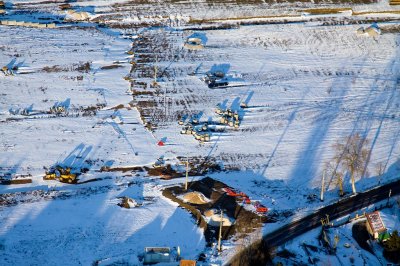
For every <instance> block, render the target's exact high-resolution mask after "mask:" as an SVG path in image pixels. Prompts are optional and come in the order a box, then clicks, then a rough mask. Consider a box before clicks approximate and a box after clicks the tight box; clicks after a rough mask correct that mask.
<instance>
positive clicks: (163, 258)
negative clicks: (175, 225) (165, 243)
mask: <svg viewBox="0 0 400 266" xmlns="http://www.w3.org/2000/svg"><path fill="white" fill-rule="evenodd" d="M160 262H171V249H170V248H169V247H145V248H144V261H143V263H144V264H153V263H160Z"/></svg>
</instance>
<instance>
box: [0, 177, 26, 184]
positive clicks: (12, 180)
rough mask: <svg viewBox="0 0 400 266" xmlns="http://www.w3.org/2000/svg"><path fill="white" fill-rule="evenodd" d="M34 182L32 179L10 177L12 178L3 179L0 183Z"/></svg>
mask: <svg viewBox="0 0 400 266" xmlns="http://www.w3.org/2000/svg"><path fill="white" fill-rule="evenodd" d="M29 183H32V179H30V178H29V179H10V180H1V182H0V184H2V185H20V184H29Z"/></svg>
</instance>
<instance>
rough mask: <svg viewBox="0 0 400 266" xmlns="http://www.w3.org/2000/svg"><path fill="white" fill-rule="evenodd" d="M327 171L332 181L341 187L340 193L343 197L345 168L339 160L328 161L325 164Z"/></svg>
mask: <svg viewBox="0 0 400 266" xmlns="http://www.w3.org/2000/svg"><path fill="white" fill-rule="evenodd" d="M325 171H326V174H327V176H328V177H330V178H331V181H330V183H331V182H332V183H333V184H334V185H335V186H338V187H339V195H340V196H341V197H342V196H343V195H344V190H343V176H344V174H343V170H342V169H341V165H340V164H339V161H333V162H327V163H326V164H325Z"/></svg>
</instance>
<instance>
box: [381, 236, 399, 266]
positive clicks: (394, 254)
mask: <svg viewBox="0 0 400 266" xmlns="http://www.w3.org/2000/svg"><path fill="white" fill-rule="evenodd" d="M383 247H384V249H385V250H384V255H385V257H387V259H389V260H390V261H392V262H394V263H399V262H400V236H399V233H398V231H397V230H395V231H393V233H392V235H391V236H390V238H389V239H387V240H386V242H384V244H383Z"/></svg>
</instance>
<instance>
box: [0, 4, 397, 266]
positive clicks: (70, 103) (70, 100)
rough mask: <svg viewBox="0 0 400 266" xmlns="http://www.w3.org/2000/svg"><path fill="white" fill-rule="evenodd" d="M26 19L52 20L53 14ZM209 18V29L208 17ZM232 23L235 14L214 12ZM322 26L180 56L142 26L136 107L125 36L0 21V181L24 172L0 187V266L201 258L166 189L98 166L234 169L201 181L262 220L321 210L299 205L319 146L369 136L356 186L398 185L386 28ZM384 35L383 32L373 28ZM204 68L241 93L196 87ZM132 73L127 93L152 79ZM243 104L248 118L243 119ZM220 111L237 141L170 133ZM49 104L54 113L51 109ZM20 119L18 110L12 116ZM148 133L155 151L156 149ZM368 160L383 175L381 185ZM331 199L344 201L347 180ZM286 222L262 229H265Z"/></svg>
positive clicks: (102, 8) (198, 237)
mask: <svg viewBox="0 0 400 266" xmlns="http://www.w3.org/2000/svg"><path fill="white" fill-rule="evenodd" d="M13 2H14V4H17V3H23V2H28V1H13ZM91 2H93V3H92V4H93V5H96V7H97V6H98V8H99V10H96V12H99V13H101V12H105V13H107V12H111V11H110V8H109V6H107V5H105V1H91ZM79 3H80V4H82V3H83V2H82V3H81V2H79ZM88 3H89V2H88ZM86 4H87V3H85V5H86ZM82 5H83V4H82ZM375 6H377V7H379V10H384V9H386V8H388V6H387V3H384V4H379V5H378V4H375V5H372V6H369V8H370V9H369V10H373V8H372V7H375ZM22 7H23V6H22ZM25 7H26V8H30V7H29V4H28V5H27V6H25ZM361 7H362V6H361V5H360V6H358V7H357V8H358V10H359V11H362V10H363V9H362V8H361ZM37 8H43V10H44V11H46V12H53V13H56V12H55V11H54V7H53V6H52V5H51V4H50V6H47V4H45V3H43V4H41V5H38V7H37ZM125 8H126V7H125ZM171 8H173V5H171ZM186 8H188V7H185V8H184V9H183V10H186ZM188 9H190V8H188ZM43 10H42V11H43ZM112 10H114V11H113V12H116V13H118V12H121V13H123V14H124V16H126V21H125V22H129V21H131V22H132V20H135V19H136V18H134V16H133V15H132V14H130V13H129V12H127V11H126V10H125V9H124V10H125V11H118V8H116V7H115V6H114V7H113V9H112ZM203 11H204V10H203ZM57 12H58V11H57ZM124 12H125V13H124ZM182 12H183V11H182ZM218 12H224V11H223V10H220V11H218ZM218 12H217V11H215V12H214V13H211V14H208V15H209V18H215V17H219V16H218ZM232 12H233V11H232ZM243 12H244V11H243ZM244 13H245V12H244ZM244 13H243V14H241V15H245V14H244ZM46 14H47V13H46ZM42 15H43V14H42ZM153 15H154V14H153ZM188 15H190V14H188ZM198 15H199V18H201V17H202V16H206V15H207V14H205V13H201V12H199V13H198ZM225 15H226V13H225ZM232 15H238V14H235V13H229V14H228V16H227V17H231V16H232ZM15 16H17V17H18V16H19V17H21V16H22V15H21V14H15ZM23 16H28V18H29V16H30V15H27V14H23ZM32 16H34V15H32ZM181 18H182V20H183V21H186V16H184V15H181V17H179V19H181ZM151 19H152V20H154V19H155V18H151ZM160 19H161V18H160ZM327 20H328V21H329V19H327ZM178 24H179V23H178ZM322 24H323V23H322V22H312V21H309V22H305V23H294V24H276V25H260V26H242V27H240V28H237V29H230V30H206V31H201V32H197V33H198V34H200V35H201V36H202V38H203V40H204V41H205V49H203V50H199V51H188V50H184V49H183V48H182V44H183V42H184V41H185V39H186V37H188V36H190V35H192V34H194V33H196V32H194V31H191V30H184V31H182V30H173V29H171V28H166V29H164V28H161V29H160V28H149V29H147V30H145V31H141V34H142V35H143V36H144V37H146V38H148V39H149V40H150V42H149V46H148V47H150V48H151V49H152V50H150V51H148V52H147V53H148V54H150V57H152V60H153V61H151V62H147V63H144V64H143V65H142V66H140V67H141V68H143V69H145V68H147V69H150V70H151V71H152V69H153V68H154V66H153V64H154V62H155V57H156V56H155V54H157V57H156V58H157V63H156V64H157V66H158V68H159V73H160V76H161V77H160V76H159V85H160V89H159V91H158V93H157V94H153V95H151V96H146V97H137V98H133V97H132V95H130V94H129V93H128V89H129V83H128V82H127V81H125V80H123V77H124V76H126V75H127V74H128V73H129V72H130V69H131V65H130V64H129V61H130V60H131V58H130V57H128V55H127V54H126V53H125V51H127V50H129V49H130V48H131V41H129V40H126V39H123V38H121V37H120V36H119V32H118V31H117V30H116V29H107V28H96V27H92V24H85V23H83V24H82V25H81V27H60V28H57V29H33V28H24V27H6V26H0V32H1V33H2V34H0V65H1V66H4V65H7V64H8V65H14V66H15V65H18V67H19V69H18V71H16V74H15V75H14V76H7V77H5V76H3V75H2V74H1V75H0V94H1V97H0V124H1V127H0V128H1V129H0V174H1V175H6V176H7V175H12V176H13V175H25V174H31V175H32V176H33V183H32V184H28V185H19V186H16V185H13V186H2V187H0V193H1V194H2V195H3V196H4V195H6V194H5V193H16V194H15V197H16V198H17V203H18V204H17V205H12V206H7V207H6V206H2V207H1V208H0V228H1V229H0V244H1V245H0V260H1V261H2V263H1V264H5V265H22V264H29V263H26V262H27V261H29V260H30V261H32V264H42V265H54V264H58V263H60V262H61V261H62V262H63V263H64V264H65V263H69V264H71V265H76V264H79V263H81V264H84V265H87V264H91V263H92V262H94V261H95V260H105V263H107V261H108V262H109V263H111V262H113V261H115V260H117V261H118V260H124V261H129V262H131V263H133V264H134V263H137V255H138V254H139V253H140V252H142V250H143V248H144V247H145V246H162V245H167V246H176V245H179V246H181V249H182V255H183V256H184V257H186V258H195V257H196V255H198V254H199V253H200V252H201V251H202V250H203V249H204V247H205V243H204V239H203V237H202V232H201V231H200V230H198V229H197V226H196V225H195V224H194V221H193V219H192V218H191V217H190V215H189V214H188V213H187V212H186V211H184V210H182V209H180V208H177V206H176V205H175V204H173V203H171V202H170V201H168V200H167V199H165V198H163V197H162V196H161V192H160V190H161V188H162V187H163V186H165V185H169V184H170V183H169V182H164V181H157V180H151V179H149V178H148V177H146V176H145V173H140V174H139V176H138V177H136V176H135V174H136V173H130V172H128V173H122V172H121V173H119V172H118V173H112V174H111V173H99V172H98V170H99V169H100V168H101V167H103V166H108V167H120V166H124V167H130V166H142V165H150V164H151V163H153V162H154V161H155V160H156V159H157V158H159V157H160V156H161V155H164V156H165V158H166V159H167V160H168V161H169V162H171V163H176V162H177V159H176V157H177V156H190V157H191V156H200V157H203V158H204V157H207V158H211V159H212V160H215V161H216V162H218V163H220V164H221V165H222V166H223V167H225V168H226V169H238V171H235V172H221V173H215V174H212V177H213V178H216V179H219V180H221V181H223V182H224V183H226V184H229V185H230V186H232V187H234V188H238V189H240V190H242V191H243V192H245V193H246V194H248V195H249V196H251V198H252V199H257V200H261V201H262V202H263V204H264V205H266V206H267V207H268V208H270V210H271V211H276V212H278V213H283V212H286V211H287V212H288V213H289V214H292V213H294V212H296V214H297V215H304V214H305V213H307V212H310V211H312V210H313V209H315V208H318V207H320V206H321V203H320V202H317V201H313V200H311V201H310V200H309V199H307V196H309V195H310V194H317V195H318V187H319V186H320V182H321V176H322V171H323V168H324V164H325V163H326V162H329V161H330V160H332V157H333V155H334V150H333V149H332V145H333V144H334V143H336V141H338V140H341V139H343V138H344V137H346V136H348V135H350V134H353V133H360V134H362V135H363V136H366V137H367V138H368V139H369V140H370V143H369V147H368V148H369V149H370V150H371V153H370V157H369V164H368V169H367V170H368V171H367V172H368V174H367V175H366V176H365V177H364V178H362V179H360V180H358V183H357V187H358V188H359V190H362V189H365V188H367V187H371V186H373V185H375V184H377V183H378V182H387V181H389V180H391V179H395V178H398V176H399V170H400V165H399V151H400V149H399V148H400V147H399V145H400V144H399V134H400V131H399V129H400V127H399V122H400V116H399V115H400V114H399V105H400V100H399V99H400V98H399V90H398V87H399V67H400V65H399V64H400V62H399V45H400V40H399V38H398V33H385V34H383V35H380V36H378V37H376V38H371V37H367V36H360V35H357V34H356V32H355V31H356V30H357V28H359V27H360V26H364V27H365V26H368V24H362V25H341V26H323V25H322ZM386 25H397V22H396V21H394V22H387V23H386V24H384V23H382V24H381V26H386ZM89 26H90V27H89ZM123 31H126V30H123ZM161 43H162V44H163V46H162V47H161ZM164 44H165V45H166V46H164ZM157 45H158V46H157ZM165 47H166V48H165ZM144 55H145V53H143V54H142V55H140V54H139V58H140V56H144ZM87 66H90V67H89V68H88V67H87ZM215 68H218V69H222V70H224V71H226V72H227V73H228V74H229V75H232V76H235V77H236V78H237V80H236V81H237V82H236V85H241V86H235V87H228V88H226V89H209V88H208V87H207V86H206V85H205V83H204V82H203V81H201V78H202V76H203V74H202V73H204V72H206V71H208V70H210V69H215ZM151 71H150V73H152V72H151ZM193 72H195V75H191V74H192V73H193ZM133 74H134V75H136V76H135V77H134V78H135V79H137V80H138V81H139V82H140V81H145V82H150V81H151V78H152V76H151V75H148V73H147V74H146V73H145V74H143V73H140V71H138V72H135V73H133ZM163 75H164V76H163ZM231 84H234V83H233V82H232V83H231ZM147 90H148V91H153V92H154V89H151V88H148V89H147ZM145 101H154V102H155V103H157V104H156V106H154V107H153V108H150V109H149V110H150V111H151V112H150V114H148V115H147V116H146V117H145V118H146V119H147V120H150V121H151V122H154V123H156V124H157V128H156V129H155V131H154V132H149V131H148V130H147V129H145V128H144V124H143V121H142V120H141V117H140V114H139V112H138V110H137V108H136V106H135V105H136V103H137V102H145ZM242 101H248V105H249V106H250V108H248V109H245V110H241V109H240V108H239V104H240V102H242ZM218 103H219V104H222V105H223V106H226V107H231V108H232V109H236V110H238V111H239V112H240V114H241V115H243V121H242V123H241V126H240V128H239V130H232V129H226V130H225V131H224V132H222V133H213V134H212V136H211V142H210V143H206V144H199V143H198V142H197V141H196V140H194V138H193V137H192V136H187V135H181V134H179V132H180V130H181V127H180V126H179V125H178V124H177V117H178V115H185V114H195V113H199V112H201V113H202V118H201V121H207V120H210V121H211V120H212V121H218V117H217V115H216V114H215V113H214V108H215V106H216V105H217V104H218ZM57 104H59V105H63V106H65V107H66V108H67V114H63V115H61V116H56V115H54V114H49V113H48V111H49V110H50V108H51V107H52V106H54V105H57ZM23 109H25V110H28V111H29V113H30V115H29V116H24V115H21V114H15V113H18V112H20V111H21V110H23ZM160 114H161V115H160ZM162 138H166V139H167V142H166V144H167V145H166V146H164V147H158V146H157V145H156V144H157V142H158V141H159V140H160V139H162ZM57 163H59V164H64V165H69V166H73V167H78V168H79V167H87V168H89V172H88V173H86V174H84V175H82V176H81V178H82V180H89V179H92V178H102V179H103V180H101V181H97V182H93V183H87V184H80V185H76V186H69V185H64V184H60V183H58V182H56V181H50V182H46V181H43V180H42V176H43V174H44V169H43V167H49V166H51V165H54V164H57ZM378 164H382V165H383V166H384V169H383V175H382V176H380V177H379V178H378V177H377V175H378V173H377V170H376V167H377V165H378ZM130 182H137V183H136V184H133V185H130V186H129V184H130ZM174 182H183V180H176V181H174ZM327 186H328V192H327V195H326V199H327V200H326V202H333V201H336V200H337V197H336V195H337V188H336V185H335V182H334V180H331V179H329V180H328V181H327ZM345 188H346V190H348V191H349V182H348V180H346V185H345ZM32 191H33V192H32ZM20 193H22V194H20ZM23 193H27V194H23ZM13 195H14V194H13ZM53 196H54V199H52V198H53ZM119 196H130V197H132V198H134V199H135V200H137V201H138V202H143V203H144V205H143V206H141V207H139V208H137V209H131V210H125V209H121V208H120V207H118V206H116V201H117V199H116V197H119ZM11 197H12V196H11ZM300 210H301V211H300ZM293 218H294V217H293V216H292V217H291V218H290V219H293ZM285 222H287V221H286V220H285V221H284V220H281V221H279V222H278V223H276V224H268V225H267V226H266V227H265V228H264V232H269V231H270V230H272V229H274V228H276V227H277V226H279V225H281V224H282V223H285ZM188 232H190V233H188ZM226 246H229V243H226ZM232 250H233V249H231V252H232ZM48 253H51V254H52V256H51V257H50V256H48V255H47V254H48ZM21 254H22V255H21ZM66 257H68V261H67V262H66V259H65V258H66ZM107 259H108V260H107Z"/></svg>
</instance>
